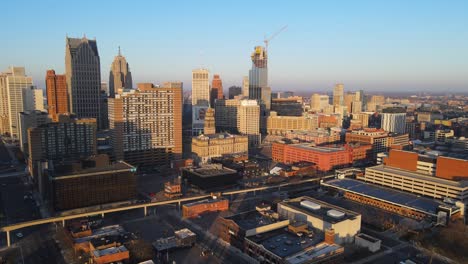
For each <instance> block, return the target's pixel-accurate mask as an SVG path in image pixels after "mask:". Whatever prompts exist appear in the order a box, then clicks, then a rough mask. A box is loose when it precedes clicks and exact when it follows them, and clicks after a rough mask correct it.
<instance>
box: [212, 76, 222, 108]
mask: <svg viewBox="0 0 468 264" xmlns="http://www.w3.org/2000/svg"><path fill="white" fill-rule="evenodd" d="M223 98H224V95H223V81H222V80H221V78H219V74H214V75H213V80H212V81H211V91H210V106H211V107H213V108H214V105H215V100H217V99H223Z"/></svg>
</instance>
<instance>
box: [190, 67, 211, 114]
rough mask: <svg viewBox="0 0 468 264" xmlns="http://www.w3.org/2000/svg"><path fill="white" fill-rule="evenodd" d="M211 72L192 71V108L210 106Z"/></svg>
mask: <svg viewBox="0 0 468 264" xmlns="http://www.w3.org/2000/svg"><path fill="white" fill-rule="evenodd" d="M209 74H210V72H209V71H208V70H207V69H195V70H193V71H192V106H195V105H203V106H209V104H210V91H211V90H210V80H209Z"/></svg>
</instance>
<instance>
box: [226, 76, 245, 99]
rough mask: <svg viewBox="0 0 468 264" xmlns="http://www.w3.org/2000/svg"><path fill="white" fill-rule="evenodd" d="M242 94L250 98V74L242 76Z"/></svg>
mask: <svg viewBox="0 0 468 264" xmlns="http://www.w3.org/2000/svg"><path fill="white" fill-rule="evenodd" d="M242 95H243V96H244V97H245V98H249V76H244V78H242ZM229 99H232V98H229Z"/></svg>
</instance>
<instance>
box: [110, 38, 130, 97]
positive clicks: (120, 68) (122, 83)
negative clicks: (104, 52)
mask: <svg viewBox="0 0 468 264" xmlns="http://www.w3.org/2000/svg"><path fill="white" fill-rule="evenodd" d="M131 88H132V73H131V72H130V66H128V63H127V60H126V59H125V57H124V56H122V54H121V53H120V47H119V54H118V55H117V56H115V58H114V61H113V62H112V65H111V70H110V73H109V96H110V97H114V96H115V93H116V92H118V91H119V89H131Z"/></svg>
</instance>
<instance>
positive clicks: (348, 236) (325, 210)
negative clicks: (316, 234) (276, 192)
mask: <svg viewBox="0 0 468 264" xmlns="http://www.w3.org/2000/svg"><path fill="white" fill-rule="evenodd" d="M278 214H279V216H280V218H283V219H289V220H290V221H303V222H306V223H307V224H308V225H309V226H311V227H313V228H316V229H319V230H321V231H322V232H325V231H326V230H327V229H333V230H334V241H335V243H337V244H343V243H351V242H353V241H354V236H355V235H356V234H358V233H359V232H360V230H361V215H360V214H358V213H356V212H353V211H349V210H346V209H344V208H341V207H338V206H335V205H332V204H329V203H325V202H323V201H320V200H317V199H314V198H310V197H306V196H303V197H299V198H296V199H291V200H288V201H283V202H280V203H278Z"/></svg>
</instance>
